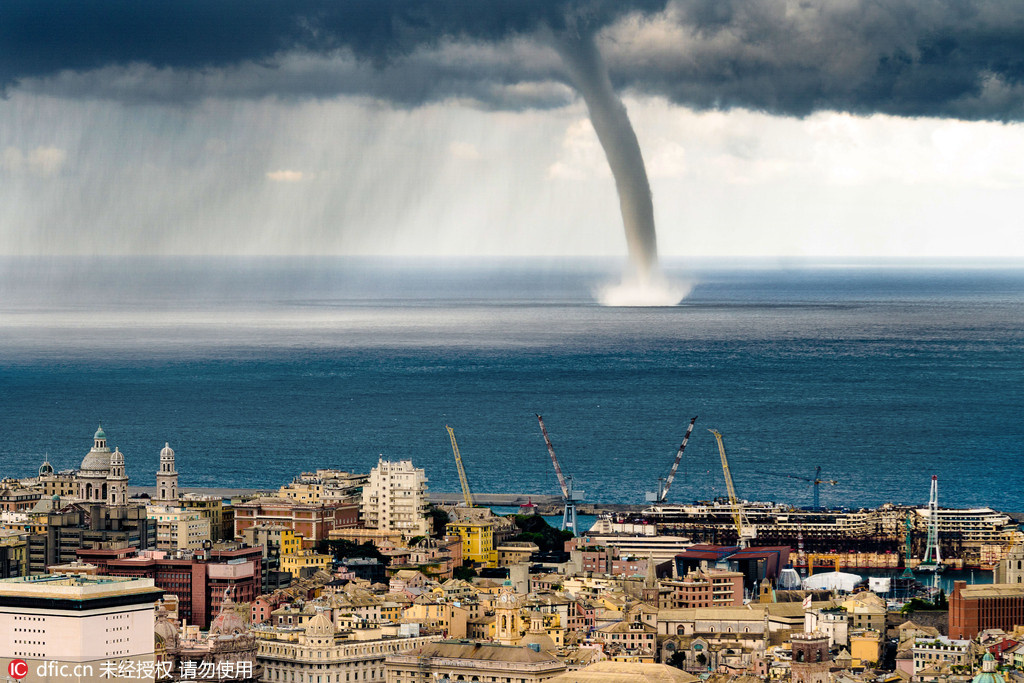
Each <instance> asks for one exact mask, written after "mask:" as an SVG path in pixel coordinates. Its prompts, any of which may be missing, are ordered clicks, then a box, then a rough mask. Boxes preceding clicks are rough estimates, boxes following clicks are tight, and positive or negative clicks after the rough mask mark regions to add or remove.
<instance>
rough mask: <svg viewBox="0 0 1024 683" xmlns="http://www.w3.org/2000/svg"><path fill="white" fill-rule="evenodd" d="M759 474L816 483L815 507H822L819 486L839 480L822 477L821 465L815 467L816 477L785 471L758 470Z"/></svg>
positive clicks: (831, 484)
mask: <svg viewBox="0 0 1024 683" xmlns="http://www.w3.org/2000/svg"><path fill="white" fill-rule="evenodd" d="M758 474H765V475H768V476H772V477H786V478H787V479H797V480H799V481H806V482H809V483H811V484H814V509H815V510H820V509H821V497H820V495H819V492H818V487H819V486H821V485H822V484H828V485H829V486H835V485H836V484H838V483H839V482H838V481H837V480H835V479H822V478H821V465H818V466H817V467H815V468H814V477H813V478H811V477H801V476H800V475H798V474H786V473H785V472H758Z"/></svg>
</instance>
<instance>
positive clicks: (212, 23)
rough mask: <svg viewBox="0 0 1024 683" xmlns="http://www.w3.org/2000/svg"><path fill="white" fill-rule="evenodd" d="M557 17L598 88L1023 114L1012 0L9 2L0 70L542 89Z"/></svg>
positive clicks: (121, 92)
mask: <svg viewBox="0 0 1024 683" xmlns="http://www.w3.org/2000/svg"><path fill="white" fill-rule="evenodd" d="M566 31H569V32H573V31H577V32H581V33H590V32H592V31H599V32H600V34H601V48H602V51H603V52H605V57H606V61H607V62H608V65H609V69H610V74H611V77H612V80H613V83H614V84H615V85H616V86H617V87H620V88H629V89H632V90H634V91H636V92H640V93H646V94H654V95H664V96H666V97H668V98H670V99H671V100H673V101H675V102H677V103H680V104H685V105H689V106H694V107H697V108H715V107H718V108H730V107H748V108H753V109H758V110H764V111H769V112H772V113H779V114H793V115H804V114H807V113H810V112H812V111H816V110H820V109H832V110H841V111H852V112H857V113H870V112H881V113H889V114H897V115H907V116H919V115H932V116H957V117H963V118H979V119H983V118H988V119H1000V120H1017V119H1020V118H1022V113H1024V110H1022V103H1024V3H1012V2H997V1H995V0H975V1H968V0H941V1H940V0H931V1H922V0H889V1H886V2H881V1H879V0H804V1H800V0H792V1H789V2H784V1H783V0H685V1H678V2H669V3H668V6H667V7H666V2H665V0H661V1H658V0H614V1H613V0H592V1H589V2H588V1H586V0H518V1H515V0H417V1H413V0H349V1H347V2H345V1H340V2H323V1H314V0H289V1H287V2H269V1H267V0H245V1H244V2H243V1H240V0H224V1H216V2H209V1H206V2H199V1H197V0H180V1H178V2H167V1H159V0H157V1H149V2H144V1H140V0H119V1H118V0H97V1H95V2H74V3H68V2H64V1H63V0H13V1H12V0H8V1H7V2H4V3H0V84H4V85H6V86H7V87H8V88H10V87H18V84H19V83H20V84H21V87H26V88H28V89H32V90H45V91H48V92H54V93H55V94H61V95H72V96H74V95H82V96H92V97H97V96H99V97H115V98H119V99H129V100H130V99H133V98H136V99H147V98H153V99H157V100H161V99H168V100H174V99H188V98H190V97H192V98H194V97H204V96H218V95H221V96H229V97H232V96H234V97H259V96H265V95H277V96H284V97H303V96H314V97H329V96H333V95H336V94H366V95H370V96H374V97H380V98H383V99H387V100H390V101H393V102H396V103H399V104H404V105H415V104H418V103H421V102H425V101H430V100H437V99H443V98H446V97H451V96H465V97H470V98H473V99H475V100H477V101H478V102H480V103H482V104H483V105H484V106H490V107H496V108H501V107H509V108H519V107H523V106H555V105H558V104H561V103H564V91H560V90H558V89H557V88H554V87H552V86H551V82H552V81H556V80H564V79H565V78H566V75H565V73H564V69H563V67H562V65H561V63H560V60H559V59H558V57H557V56H556V55H554V53H553V51H551V50H550V49H549V48H548V47H547V46H548V45H550V41H549V40H548V39H547V38H546V36H550V35H551V34H555V35H557V34H559V33H560V32H566ZM517 41H519V42H523V41H533V46H532V47H533V49H532V52H531V51H530V50H523V49H518V50H517V49H516V47H515V46H516V43H517ZM467 46H478V47H479V49H478V50H473V49H468V48H467ZM520 47H521V46H520ZM538 48H541V49H538ZM488 50H489V51H488ZM545 55H547V56H546V57H545ZM332 65H333V67H332ZM90 73H91V74H92V81H91V85H90V77H89V74H90ZM100 73H102V74H103V75H102V77H100V76H98V74H100ZM76 84H77V85H76ZM522 84H526V85H525V86H524V87H519V86H520V85H522ZM544 84H547V85H544ZM517 89H518V90H517ZM522 93H526V95H525V96H524V97H520V96H519V95H520V94H522Z"/></svg>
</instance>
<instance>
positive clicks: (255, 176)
mask: <svg viewBox="0 0 1024 683" xmlns="http://www.w3.org/2000/svg"><path fill="white" fill-rule="evenodd" d="M71 7H73V9H69V8H71ZM574 26H585V27H586V30H593V31H596V32H597V36H598V38H597V42H598V46H599V48H600V50H601V53H602V54H603V56H604V58H605V61H606V62H607V63H608V67H609V70H610V74H611V77H612V81H613V83H614V84H615V86H616V88H617V89H618V91H619V92H620V94H621V95H622V97H623V100H624V102H625V104H626V107H627V109H628V112H629V115H630V118H631V119H632V123H633V127H634V129H635V131H636V134H637V137H638V138H639V141H640V145H641V148H642V151H643V155H644V158H645V161H646V164H647V171H648V174H649V176H650V178H651V186H652V192H653V197H654V209H655V217H656V221H657V231H658V241H659V245H660V250H661V253H662V254H663V255H669V256H687V255H695V256H794V257H815V256H841V257H876V256H892V257H916V256H927V257H959V256H964V257H974V258H977V257H1014V258H1020V257H1024V239H1021V238H1020V237H1019V234H1020V229H1019V226H1020V224H1021V220H1020V218H1019V214H1020V210H1019V208H1018V204H1019V201H1020V200H1019V198H1020V196H1021V190H1022V187H1024V137H1022V133H1024V130H1022V126H1021V123H1020V120H1021V119H1022V118H1024V106H1022V105H1024V83H1022V78H1024V4H1021V3H1005V2H961V1H953V0H950V1H948V2H938V1H936V2H919V1H918V0H913V1H911V0H906V1H900V0H892V1H890V2H877V1H874V0H870V1H869V0H818V1H805V2H795V1H794V2H783V1H781V0H779V1H770V0H764V1H760V0H749V1H747V0H744V1H742V2H735V3H732V2H728V1H727V0H714V1H709V2H678V3H676V2H667V3H666V2H664V1H662V2H655V1H650V2H643V1H640V0H637V1H636V2H620V1H616V2H610V1H602V0H594V1H593V2H582V1H581V2H571V1H560V0H543V1H541V0H535V1H531V0H522V1H521V2H509V1H505V2H498V1H497V0H479V1H477V2H472V3H469V2H456V1H455V0H435V1H434V2H427V3H422V2H412V0H408V1H403V0H374V1H373V2H363V1H355V0H352V1H349V2H340V3H323V4H322V5H321V3H318V2H314V1H313V0H308V1H298V0H296V1H295V2H284V3H272V2H266V1H254V2H236V1H233V0H231V1H228V0H225V1H224V2H219V3H201V2H188V1H184V0H182V1H179V2H152V3H138V2H111V1H108V0H101V1H99V2H95V3H81V4H75V5H73V6H70V5H67V4H66V3H64V2H57V0H53V1H52V2H50V0H34V1H26V2H11V3H5V4H4V5H3V6H2V7H0V86H2V87H3V88H4V98H3V99H0V254H96V253H103V254H317V255H319V254H385V255H425V254H439V255H458V256H464V255H468V256H472V255H513V254H514V255H535V254H541V253H543V254H564V255H582V256H590V255H600V256H618V255H623V256H624V254H625V240H624V238H623V233H622V219H621V217H620V215H619V210H618V201H617V199H616V195H615V188H614V184H613V181H612V177H611V174H610V172H609V170H608V165H607V162H606V161H605V159H604V155H603V152H602V149H601V146H600V145H599V144H598V141H597V138H596V136H595V134H594V130H593V128H592V126H591V125H590V122H589V119H588V116H587V110H586V108H585V107H584V105H583V103H582V101H581V100H580V98H579V97H578V96H577V94H576V92H575V90H574V89H573V88H572V87H571V85H569V81H568V79H567V75H566V73H565V70H564V68H563V66H562V63H561V60H560V58H559V55H558V53H557V52H556V51H555V50H553V49H552V48H551V42H550V36H551V35H552V33H553V32H558V31H565V30H573V27H574Z"/></svg>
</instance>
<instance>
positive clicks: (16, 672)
mask: <svg viewBox="0 0 1024 683" xmlns="http://www.w3.org/2000/svg"><path fill="white" fill-rule="evenodd" d="M7 673H9V674H10V675H11V678H16V679H18V680H19V681H20V680H21V679H22V678H24V677H25V676H28V664H27V663H26V662H25V660H24V659H12V660H11V663H10V664H8V665H7Z"/></svg>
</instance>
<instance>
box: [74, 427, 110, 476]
mask: <svg viewBox="0 0 1024 683" xmlns="http://www.w3.org/2000/svg"><path fill="white" fill-rule="evenodd" d="M106 439H107V435H106V433H105V432H104V431H103V427H102V426H101V427H100V428H99V429H97V430H96V436H95V441H94V442H93V446H92V450H90V451H89V452H88V453H86V454H85V457H84V458H83V459H82V465H81V467H79V468H78V469H79V471H80V473H81V474H84V475H85V476H90V475H91V476H96V474H97V473H102V476H106V473H107V471H109V470H110V449H109V448H108V447H107V442H106ZM101 444H102V445H101Z"/></svg>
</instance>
